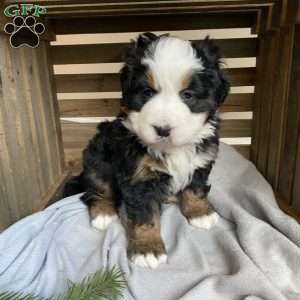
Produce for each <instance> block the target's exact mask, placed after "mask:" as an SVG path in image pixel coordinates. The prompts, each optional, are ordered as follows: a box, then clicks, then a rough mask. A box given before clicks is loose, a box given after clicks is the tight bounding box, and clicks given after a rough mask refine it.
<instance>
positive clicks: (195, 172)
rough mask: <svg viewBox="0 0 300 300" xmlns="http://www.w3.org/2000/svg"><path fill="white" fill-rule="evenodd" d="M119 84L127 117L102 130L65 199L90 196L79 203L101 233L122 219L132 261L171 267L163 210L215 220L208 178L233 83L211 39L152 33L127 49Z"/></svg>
mask: <svg viewBox="0 0 300 300" xmlns="http://www.w3.org/2000/svg"><path fill="white" fill-rule="evenodd" d="M121 83H122V92H123V98H122V106H123V112H122V113H121V114H120V116H119V117H118V118H117V119H116V120H115V121H112V122H104V123H101V124H99V126H98V133H97V134H96V135H95V136H94V138H93V139H92V140H91V141H90V142H89V145H88V146H87V148H86V149H85V150H84V152H83V172H82V173H81V174H80V176H78V177H77V178H74V179H73V180H72V181H71V182H70V183H69V184H68V185H67V186H66V189H65V196H68V195H71V194H74V193H76V192H81V191H84V192H85V193H84V195H83V196H82V198H81V199H82V201H83V202H84V203H85V204H86V205H87V206H88V208H89V213H90V217H91V223H92V225H93V226H94V227H96V228H98V229H100V230H104V229H105V228H106V227H107V226H108V225H109V224H110V223H111V222H112V221H113V220H115V219H117V215H118V214H119V216H120V217H121V220H122V222H123V224H124V225H125V228H126V232H127V236H128V255H129V256H130V258H131V260H132V261H133V262H134V263H135V264H137V265H140V266H143V267H151V268H155V267H157V266H158V265H159V264H160V263H165V262H166V261H167V255H166V249H165V246H164V243H163V240H162V238H161V234H160V212H161V206H162V203H164V202H165V201H168V200H170V199H172V200H175V201H177V203H178V205H179V207H180V210H181V212H182V214H183V215H184V216H185V217H186V218H187V220H188V222H189V223H190V224H191V225H193V226H196V227H199V228H206V229H208V228H210V227H211V226H212V225H214V224H215V223H216V221H217V217H218V215H217V214H216V213H215V212H214V211H213V209H212V208H211V206H210V205H209V203H208V201H207V194H208V192H209V189H210V185H209V184H208V176H209V174H210V171H211V168H212V166H213V164H214V161H215V159H216V156H217V153H218V145H219V138H218V129H219V118H218V109H219V107H220V105H221V104H222V103H223V102H224V100H225V98H226V96H227V94H228V90H229V83H228V81H227V80H226V78H225V77H224V74H223V71H222V70H221V68H220V54H219V50H218V48H217V47H216V45H215V44H214V43H213V41H211V40H210V39H209V38H206V39H205V40H204V41H202V42H189V41H184V40H181V39H178V38H175V37H170V36H168V35H163V36H156V35H154V34H152V33H144V34H142V35H140V36H139V37H138V38H137V40H136V41H134V42H132V43H131V45H130V46H129V48H128V50H127V52H126V55H125V64H124V67H123V69H122V71H121Z"/></svg>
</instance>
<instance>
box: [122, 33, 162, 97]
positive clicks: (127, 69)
mask: <svg viewBox="0 0 300 300" xmlns="http://www.w3.org/2000/svg"><path fill="white" fill-rule="evenodd" d="M158 38H159V37H158V36H157V35H155V34H154V33H152V32H145V33H142V34H140V35H139V36H138V38H137V39H136V40H132V41H131V43H130V45H129V46H128V48H127V49H126V51H125V55H124V61H125V64H124V67H123V68H122V70H121V76H120V77H121V86H122V91H123V95H124V94H126V91H127V90H128V89H129V88H130V86H131V84H132V82H133V81H134V80H135V78H134V70H137V69H139V68H141V59H142V58H143V57H144V55H145V51H146V50H147V49H148V47H149V45H150V44H151V43H152V42H153V41H155V40H157V39H158Z"/></svg>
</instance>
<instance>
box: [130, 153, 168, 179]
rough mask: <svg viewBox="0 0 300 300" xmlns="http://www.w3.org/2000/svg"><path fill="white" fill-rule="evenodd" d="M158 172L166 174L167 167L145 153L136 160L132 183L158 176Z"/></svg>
mask: <svg viewBox="0 0 300 300" xmlns="http://www.w3.org/2000/svg"><path fill="white" fill-rule="evenodd" d="M159 173H165V174H168V171H167V168H166V167H165V166H164V165H163V163H162V162H161V161H159V160H157V159H155V158H153V157H151V156H150V155H149V154H146V155H145V156H144V157H143V158H142V159H140V161H139V162H138V165H137V168H136V170H135V173H134V175H133V177H132V183H134V182H136V181H138V180H147V179H151V178H155V177H157V176H159Z"/></svg>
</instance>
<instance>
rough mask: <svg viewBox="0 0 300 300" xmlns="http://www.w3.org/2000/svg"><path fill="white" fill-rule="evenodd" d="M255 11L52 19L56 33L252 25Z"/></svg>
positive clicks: (167, 29) (244, 26)
mask: <svg viewBox="0 0 300 300" xmlns="http://www.w3.org/2000/svg"><path fill="white" fill-rule="evenodd" d="M254 22H255V13H253V12H252V13H222V14H221V13H220V14H218V13H211V14H189V15H188V16H187V15H185V14H170V15H156V16H155V17H153V16H152V15H144V16H117V17H115V16H113V17H100V18H72V19H57V20H53V23H52V24H53V28H54V31H55V33H56V34H81V33H115V32H143V31H170V30H182V29H185V30H193V29H217V28H246V27H252V25H254Z"/></svg>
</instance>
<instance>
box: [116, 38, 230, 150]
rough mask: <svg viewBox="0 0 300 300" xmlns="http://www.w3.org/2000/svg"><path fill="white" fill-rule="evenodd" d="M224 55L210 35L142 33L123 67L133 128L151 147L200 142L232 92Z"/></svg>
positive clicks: (123, 77)
mask: <svg viewBox="0 0 300 300" xmlns="http://www.w3.org/2000/svg"><path fill="white" fill-rule="evenodd" d="M219 58H220V57H219V54H218V49H217V48H216V46H215V45H214V44H213V43H212V42H211V41H210V40H209V39H206V40H204V41H203V42H202V43H201V44H192V43H191V42H189V41H184V40H181V39H178V38H174V37H169V36H161V37H157V36H155V35H153V34H150V33H146V34H143V35H141V36H139V38H138V40H137V42H135V43H133V44H132V45H131V48H129V51H128V53H127V57H126V62H125V66H124V68H123V69H122V72H121V82H122V90H123V102H124V105H125V106H126V108H127V111H128V119H127V126H128V127H129V128H130V130H132V131H133V132H135V133H136V134H137V135H138V136H139V138H140V139H141V140H142V141H143V142H144V143H145V144H146V145H148V146H150V147H151V146H152V147H159V148H163V147H164V146H182V145H185V144H190V143H195V142H197V140H199V136H201V133H203V132H204V131H207V130H209V126H207V121H208V119H209V116H211V115H212V114H214V113H215V111H216V110H217V109H218V107H219V105H220V104H221V103H222V102H223V101H224V99H225V97H226V95H227V93H228V89H229V85H228V82H227V81H226V80H225V79H224V77H223V74H222V71H221V70H220V67H219Z"/></svg>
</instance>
